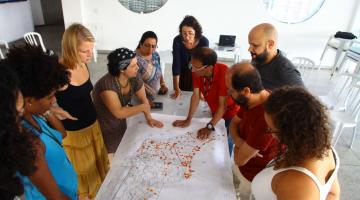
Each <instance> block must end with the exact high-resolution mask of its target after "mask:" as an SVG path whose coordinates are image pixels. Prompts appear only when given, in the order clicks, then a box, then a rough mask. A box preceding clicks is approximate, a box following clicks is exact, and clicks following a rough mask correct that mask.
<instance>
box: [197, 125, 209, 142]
mask: <svg viewBox="0 0 360 200" xmlns="http://www.w3.org/2000/svg"><path fill="white" fill-rule="evenodd" d="M211 132H212V130H209V129H208V128H201V129H199V130H198V133H197V138H198V139H200V140H206V139H208V137H209V136H210V134H211Z"/></svg>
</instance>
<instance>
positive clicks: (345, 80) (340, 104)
mask: <svg viewBox="0 0 360 200" xmlns="http://www.w3.org/2000/svg"><path fill="white" fill-rule="evenodd" d="M359 80H360V76H357V75H354V74H345V73H343V74H339V75H338V76H337V77H336V84H335V86H334V88H333V89H332V90H330V91H329V93H328V94H327V95H320V96H318V98H319V99H320V101H321V102H322V103H323V104H324V106H325V107H326V108H327V109H328V110H344V109H345V107H346V106H347V103H348V101H347V99H346V98H347V97H348V95H349V93H350V91H351V88H352V86H353V85H354V84H356V83H357V82H358V81H359Z"/></svg>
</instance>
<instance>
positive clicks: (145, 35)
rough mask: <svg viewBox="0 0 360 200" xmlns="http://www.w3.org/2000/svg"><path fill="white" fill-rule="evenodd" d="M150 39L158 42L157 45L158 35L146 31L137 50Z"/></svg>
mask: <svg viewBox="0 0 360 200" xmlns="http://www.w3.org/2000/svg"><path fill="white" fill-rule="evenodd" d="M148 38H154V39H155V40H156V43H157V41H158V38H157V35H156V34H155V33H154V32H153V31H146V32H145V33H143V34H142V36H141V39H140V41H139V44H138V45H137V47H136V49H138V48H140V45H141V44H144V42H145V40H146V39H148Z"/></svg>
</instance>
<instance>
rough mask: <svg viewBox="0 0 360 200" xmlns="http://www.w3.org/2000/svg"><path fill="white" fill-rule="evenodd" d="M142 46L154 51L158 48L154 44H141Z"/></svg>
mask: <svg viewBox="0 0 360 200" xmlns="http://www.w3.org/2000/svg"><path fill="white" fill-rule="evenodd" d="M143 46H144V47H145V48H148V49H150V48H152V49H156V48H157V47H158V46H157V45H156V44H143Z"/></svg>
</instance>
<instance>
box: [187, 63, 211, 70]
mask: <svg viewBox="0 0 360 200" xmlns="http://www.w3.org/2000/svg"><path fill="white" fill-rule="evenodd" d="M188 67H189V69H191V71H192V72H197V71H200V70H202V69H205V68H206V67H207V65H204V66H202V67H197V66H195V65H193V64H191V63H189V66H188Z"/></svg>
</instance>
